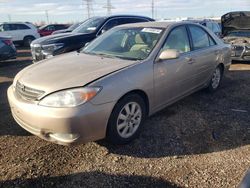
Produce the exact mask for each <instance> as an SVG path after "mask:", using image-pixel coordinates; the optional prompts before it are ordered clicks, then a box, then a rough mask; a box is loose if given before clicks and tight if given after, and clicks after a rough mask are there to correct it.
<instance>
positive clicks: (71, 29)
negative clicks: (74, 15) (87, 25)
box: [68, 22, 83, 31]
mask: <svg viewBox="0 0 250 188" xmlns="http://www.w3.org/2000/svg"><path fill="white" fill-rule="evenodd" d="M82 23H83V22H79V23H75V24H73V25H71V26H70V27H69V28H68V30H70V31H73V30H74V29H75V28H77V27H78V26H79V25H81V24H82Z"/></svg>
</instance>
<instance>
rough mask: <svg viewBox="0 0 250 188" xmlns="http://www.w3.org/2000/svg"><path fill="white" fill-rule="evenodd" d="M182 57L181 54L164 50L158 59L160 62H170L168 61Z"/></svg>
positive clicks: (171, 50)
mask: <svg viewBox="0 0 250 188" xmlns="http://www.w3.org/2000/svg"><path fill="white" fill-rule="evenodd" d="M179 57H180V52H178V51H177V50H173V49H168V50H163V51H162V52H161V54H160V55H159V57H158V60H159V61H161V60H168V59H177V58H179Z"/></svg>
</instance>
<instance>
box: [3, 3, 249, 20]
mask: <svg viewBox="0 0 250 188" xmlns="http://www.w3.org/2000/svg"><path fill="white" fill-rule="evenodd" d="M110 1H111V4H112V9H111V12H112V14H133V15H144V16H149V17H152V9H151V4H152V0H110ZM106 4H107V0H92V6H91V7H92V8H91V11H90V13H91V16H105V15H107V9H106V8H105V6H106ZM154 5H155V6H154V7H155V8H154V18H155V19H164V18H168V19H170V18H180V17H183V18H185V17H193V18H201V17H220V16H221V15H223V14H225V13H227V12H230V11H238V10H241V11H243V10H245V11H246V10H249V11H250V0H208V1H206V0H154ZM46 11H47V13H48V20H47V17H46ZM87 17H88V14H87V9H86V0H85V1H84V0H0V22H7V21H29V22H33V23H39V22H41V21H45V22H47V21H49V22H50V23H55V22H57V23H69V22H78V21H83V20H85V19H86V18H87Z"/></svg>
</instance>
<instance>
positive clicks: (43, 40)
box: [31, 32, 89, 45]
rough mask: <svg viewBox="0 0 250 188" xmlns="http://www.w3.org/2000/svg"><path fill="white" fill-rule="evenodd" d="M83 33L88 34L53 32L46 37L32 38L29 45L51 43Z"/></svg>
mask: <svg viewBox="0 0 250 188" xmlns="http://www.w3.org/2000/svg"><path fill="white" fill-rule="evenodd" d="M83 35H86V36H87V35H89V34H83V33H72V32H69V33H59V34H54V35H49V36H46V37H41V38H38V39H36V40H34V41H33V42H32V43H31V45H34V44H40V45H43V44H52V43H54V42H58V41H63V40H66V39H70V38H75V37H79V36H83Z"/></svg>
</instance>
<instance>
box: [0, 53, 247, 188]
mask: <svg viewBox="0 0 250 188" xmlns="http://www.w3.org/2000/svg"><path fill="white" fill-rule="evenodd" d="M30 63H31V58H30V52H29V51H28V50H19V57H18V60H14V61H9V62H4V63H0V187H13V186H15V187H52V186H53V187H73V186H74V187H152V186H154V187H213V188H214V187H236V186H237V185H238V183H239V181H240V180H241V179H242V177H243V175H244V173H245V172H246V170H247V169H248V168H249V167H250V64H249V63H248V64H233V65H232V66H231V71H230V72H229V73H228V74H227V75H226V77H225V78H224V80H223V81H224V82H223V84H222V85H221V88H220V89H219V90H218V92H216V93H214V94H208V93H206V92H205V91H200V92H197V93H195V94H193V95H192V96H189V97H187V98H185V99H183V100H182V101H180V102H178V103H176V104H174V105H172V106H170V107H168V108H166V109H165V110H163V111H161V112H159V113H157V114H155V115H154V116H152V117H150V118H149V119H148V120H147V121H146V124H145V127H144V130H143V132H142V134H141V136H140V138H139V139H137V140H135V141H134V142H133V143H132V144H130V145H126V146H112V145H110V144H108V143H107V142H106V141H105V140H102V141H98V142H91V143H88V144H85V145H78V146H75V147H65V146H59V145H55V144H52V143H49V142H46V141H43V140H41V139H40V138H37V137H36V136H33V135H31V134H29V133H28V132H26V131H25V130H23V129H22V128H20V127H19V126H18V125H17V124H16V123H15V121H14V120H13V118H12V116H11V114H10V109H9V106H8V103H7V97H6V90H7V88H8V87H9V85H10V84H11V82H12V79H13V77H14V76H15V74H16V73H17V72H18V71H19V70H21V69H22V68H24V67H25V66H27V65H29V64H30Z"/></svg>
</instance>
